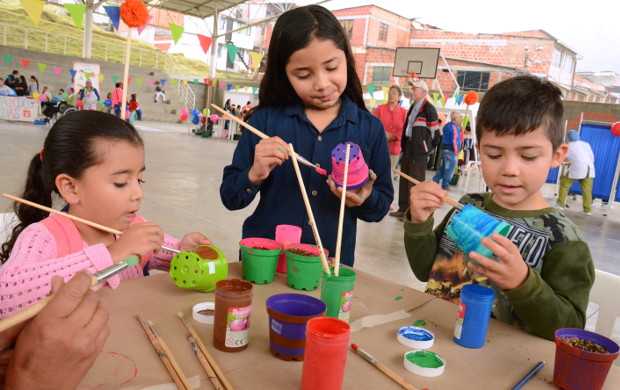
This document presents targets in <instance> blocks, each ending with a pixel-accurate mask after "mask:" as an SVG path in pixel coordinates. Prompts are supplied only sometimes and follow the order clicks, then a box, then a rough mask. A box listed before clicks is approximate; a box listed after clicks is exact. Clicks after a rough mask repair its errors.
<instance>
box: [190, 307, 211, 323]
mask: <svg viewBox="0 0 620 390" xmlns="http://www.w3.org/2000/svg"><path fill="white" fill-rule="evenodd" d="M214 315H215V302H201V303H197V304H195V305H194V307H193V308H192V317H193V318H194V320H196V321H198V322H200V323H201V324H213V321H214Z"/></svg>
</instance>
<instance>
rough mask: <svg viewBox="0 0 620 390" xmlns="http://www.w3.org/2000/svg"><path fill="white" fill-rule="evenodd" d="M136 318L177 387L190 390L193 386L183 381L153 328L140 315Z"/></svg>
mask: <svg viewBox="0 0 620 390" xmlns="http://www.w3.org/2000/svg"><path fill="white" fill-rule="evenodd" d="M136 320H138V323H139V324H140V326H142V329H143V330H144V333H145V334H146V337H147V339H148V340H149V341H150V342H151V345H152V346H153V349H155V353H157V356H159V359H160V360H161V362H162V364H163V365H164V367H165V368H166V371H168V375H170V378H171V379H172V381H173V382H174V384H175V385H176V386H177V388H179V389H181V390H190V389H191V388H186V387H185V385H184V384H183V382H182V381H181V378H180V377H179V375H178V374H177V372H176V371H175V369H174V367H173V365H172V363H171V362H170V359H169V358H168V356H166V352H165V351H164V350H163V349H162V348H161V345H160V344H159V342H158V340H157V337H156V336H155V335H154V334H153V333H152V329H151V328H150V327H149V326H148V324H147V323H146V322H145V321H144V320H143V319H142V317H140V316H139V315H137V316H136Z"/></svg>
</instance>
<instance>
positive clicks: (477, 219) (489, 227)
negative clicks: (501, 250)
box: [446, 204, 510, 259]
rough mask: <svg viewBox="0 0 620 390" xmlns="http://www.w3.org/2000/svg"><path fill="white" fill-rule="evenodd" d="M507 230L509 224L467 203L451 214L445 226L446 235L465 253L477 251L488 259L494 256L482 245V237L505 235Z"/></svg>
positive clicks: (508, 229)
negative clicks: (495, 234)
mask: <svg viewBox="0 0 620 390" xmlns="http://www.w3.org/2000/svg"><path fill="white" fill-rule="evenodd" d="M509 231H510V224H508V223H506V222H504V221H502V220H500V219H497V218H495V217H493V216H492V215H490V214H488V213H485V212H484V211H482V210H480V209H479V208H477V207H475V206H472V205H469V204H468V205H465V206H463V209H462V210H460V211H458V212H457V213H456V214H454V215H453V216H452V218H451V219H450V223H449V224H448V226H447V228H446V233H447V235H448V237H449V238H450V239H451V240H452V241H454V242H455V243H456V246H457V247H458V248H459V249H460V250H462V251H463V253H464V254H465V255H467V254H469V252H477V253H479V254H481V255H482V256H485V257H487V258H489V259H493V258H494V256H493V252H491V251H490V250H489V249H488V248H487V247H485V246H484V245H482V239H484V238H486V237H489V236H491V235H492V234H494V233H497V234H499V235H502V236H506V235H507V234H508V232H509Z"/></svg>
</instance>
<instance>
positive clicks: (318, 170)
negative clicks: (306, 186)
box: [211, 104, 327, 176]
mask: <svg viewBox="0 0 620 390" xmlns="http://www.w3.org/2000/svg"><path fill="white" fill-rule="evenodd" d="M211 106H212V107H213V108H215V109H216V110H217V111H219V112H221V113H222V115H224V116H225V117H227V118H228V119H230V120H232V121H235V122H237V123H238V124H240V125H241V126H243V127H245V128H246V129H248V130H249V131H250V132H251V133H253V134H254V135H256V136H257V137H258V138H261V139H267V138H269V136H268V135H267V134H265V133H263V132H262V131H260V130H258V129H257V128H256V127H254V126H252V125H250V124H248V123H247V122H244V121H242V120H241V119H239V118H237V117H236V116H234V115H233V114H231V113H229V112H228V111H225V110H224V109H223V108H221V107H219V106H217V105H215V104H211ZM296 159H297V161H299V162H300V163H301V164H303V165H305V166H308V167H310V168H312V169H314V171H315V172H316V173H318V174H319V175H322V176H327V171H326V170H325V169H324V168H321V166H320V165H319V164H313V163H311V162H310V161H308V160H307V159H305V158H304V157H302V156H300V155H299V154H297V155H296Z"/></svg>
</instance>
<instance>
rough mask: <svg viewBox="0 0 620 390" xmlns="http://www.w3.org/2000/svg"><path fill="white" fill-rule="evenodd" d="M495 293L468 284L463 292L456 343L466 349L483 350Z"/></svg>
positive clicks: (455, 330) (457, 323) (488, 289)
mask: <svg viewBox="0 0 620 390" xmlns="http://www.w3.org/2000/svg"><path fill="white" fill-rule="evenodd" d="M494 300H495V291H493V289H492V288H490V287H485V286H481V285H479V284H468V285H466V286H465V287H463V289H462V290H461V304H460V306H459V312H458V317H457V319H456V325H455V326H454V342H456V343H457V344H459V345H462V346H463V347H465V348H482V347H483V346H484V344H485V342H486V336H487V330H488V328H489V321H490V319H491V310H492V308H493V301H494Z"/></svg>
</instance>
